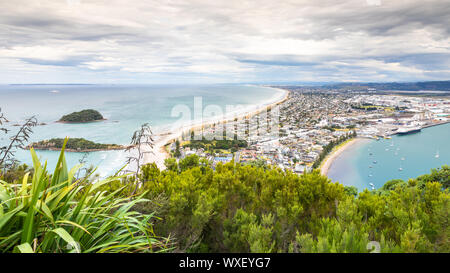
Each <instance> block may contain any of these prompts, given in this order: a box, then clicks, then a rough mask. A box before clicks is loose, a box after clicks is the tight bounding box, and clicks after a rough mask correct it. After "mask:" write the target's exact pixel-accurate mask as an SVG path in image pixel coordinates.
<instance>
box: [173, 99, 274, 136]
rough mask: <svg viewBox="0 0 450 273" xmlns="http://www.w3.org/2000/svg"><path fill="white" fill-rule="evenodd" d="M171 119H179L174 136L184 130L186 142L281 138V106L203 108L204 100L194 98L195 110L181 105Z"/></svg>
mask: <svg viewBox="0 0 450 273" xmlns="http://www.w3.org/2000/svg"><path fill="white" fill-rule="evenodd" d="M171 117H175V118H178V120H177V122H175V123H174V124H173V126H172V128H171V131H172V132H175V131H179V130H181V131H182V132H183V133H182V139H183V140H202V139H206V140H214V139H215V140H223V139H236V140H246V139H248V138H252V137H279V131H280V130H279V124H280V108H279V106H278V105H271V106H258V105H226V106H225V107H223V106H219V105H216V104H208V105H203V98H202V97H194V107H193V111H192V108H191V107H189V106H188V105H186V104H178V105H176V106H174V107H173V108H172V111H171Z"/></svg>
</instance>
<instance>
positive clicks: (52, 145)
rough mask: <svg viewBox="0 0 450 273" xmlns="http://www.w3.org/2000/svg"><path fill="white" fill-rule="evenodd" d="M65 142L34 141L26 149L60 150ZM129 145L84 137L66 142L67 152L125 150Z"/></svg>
mask: <svg viewBox="0 0 450 273" xmlns="http://www.w3.org/2000/svg"><path fill="white" fill-rule="evenodd" d="M63 143H64V139H63V138H52V139H50V140H42V141H39V142H35V143H32V144H30V145H28V146H27V147H26V149H27V150H28V149H31V148H33V149H35V150H48V151H59V150H61V148H62V146H63ZM126 148H127V147H125V146H122V145H117V144H102V143H95V142H93V141H89V140H86V139H84V138H69V140H68V141H67V144H66V152H82V153H85V152H98V151H110V150H123V149H126Z"/></svg>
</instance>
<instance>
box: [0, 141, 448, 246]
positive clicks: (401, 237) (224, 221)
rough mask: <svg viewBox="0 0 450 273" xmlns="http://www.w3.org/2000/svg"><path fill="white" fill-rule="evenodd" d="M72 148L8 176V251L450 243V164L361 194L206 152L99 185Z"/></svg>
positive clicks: (0, 197)
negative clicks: (70, 156)
mask: <svg viewBox="0 0 450 273" xmlns="http://www.w3.org/2000/svg"><path fill="white" fill-rule="evenodd" d="M63 153H64V145H63V149H62V152H61V156H60V158H59V162H58V164H57V168H56V169H55V171H54V172H53V174H49V173H48V172H47V171H46V165H44V166H43V165H41V163H40V162H39V161H38V159H37V156H36V154H35V153H34V150H31V154H32V157H33V162H34V163H33V165H34V168H33V171H32V174H29V173H28V172H26V171H27V168H26V167H24V168H20V169H15V170H11V172H15V171H17V173H16V174H9V175H8V177H9V179H13V180H6V181H5V180H3V179H5V177H6V176H4V175H2V174H0V177H2V178H1V179H2V181H0V251H1V252H11V251H18V252H159V251H171V250H174V251H177V252H178V251H181V252H303V253H304V252H370V251H371V249H368V248H367V246H368V243H369V242H371V241H377V242H379V244H380V251H381V252H449V251H450V242H449V238H450V228H449V225H448V219H449V200H450V192H449V191H450V190H449V189H448V182H449V174H450V170H449V167H448V166H443V167H442V168H441V169H435V170H432V171H431V173H430V174H426V175H422V176H419V177H418V178H416V179H410V180H409V181H402V180H392V181H388V182H387V183H386V184H385V185H384V186H383V187H382V188H381V189H379V190H372V191H369V190H364V191H363V192H360V193H358V191H357V190H356V188H354V187H344V186H343V185H342V184H340V183H332V182H331V181H330V179H328V178H327V177H325V176H322V175H320V173H319V171H318V170H314V171H312V172H310V173H305V174H303V175H300V176H299V175H296V174H294V173H292V172H290V171H282V170H281V169H278V168H276V167H273V166H266V165H264V166H258V165H241V164H235V163H234V162H230V163H227V164H221V163H219V164H217V165H216V166H215V169H213V168H212V167H211V166H210V165H209V164H210V163H209V162H207V161H205V160H202V159H200V158H199V157H198V156H196V155H191V156H188V157H186V158H184V159H182V160H180V161H179V162H177V160H175V159H173V158H172V159H168V160H167V161H166V165H167V169H166V170H164V171H161V170H159V169H158V168H157V167H156V165H155V164H147V165H144V166H142V167H141V171H140V172H139V173H138V174H137V175H136V176H134V175H133V176H112V177H109V178H107V179H106V180H103V181H96V182H95V183H91V182H92V180H91V179H90V176H89V174H88V175H86V176H84V177H82V178H75V174H76V173H77V170H78V169H79V168H80V166H76V167H75V168H73V169H71V170H70V171H69V170H68V169H67V166H66V163H65V160H64V154H63ZM24 172H26V173H25V174H23V173H24ZM138 183H139V185H140V187H136V185H137V184H138ZM163 238H170V240H167V239H163Z"/></svg>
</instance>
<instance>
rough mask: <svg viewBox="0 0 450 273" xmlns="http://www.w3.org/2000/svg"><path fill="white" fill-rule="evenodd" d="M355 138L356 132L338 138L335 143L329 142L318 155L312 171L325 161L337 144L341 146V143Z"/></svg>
mask: <svg viewBox="0 0 450 273" xmlns="http://www.w3.org/2000/svg"><path fill="white" fill-rule="evenodd" d="M355 137H356V131H353V132H352V133H349V134H347V135H345V136H341V137H339V138H338V139H337V140H336V141H330V143H328V144H327V145H325V146H324V147H323V150H322V152H321V153H320V154H319V158H318V159H317V160H316V161H315V162H314V164H313V165H312V167H313V168H314V169H316V168H318V167H319V166H320V164H321V163H322V161H323V160H324V159H325V157H326V156H327V155H328V154H329V153H330V152H331V151H332V150H333V149H334V148H335V147H336V146H338V145H339V144H342V143H343V142H345V141H347V140H349V139H352V138H355Z"/></svg>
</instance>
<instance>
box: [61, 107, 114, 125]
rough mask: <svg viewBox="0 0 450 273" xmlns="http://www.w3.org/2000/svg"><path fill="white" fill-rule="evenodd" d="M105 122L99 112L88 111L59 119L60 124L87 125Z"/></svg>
mask: <svg viewBox="0 0 450 273" xmlns="http://www.w3.org/2000/svg"><path fill="white" fill-rule="evenodd" d="M100 120H105V118H103V116H102V114H100V113H99V112H98V111H97V110H93V109H86V110H82V111H80V112H73V113H71V114H68V115H65V116H63V117H62V118H61V119H59V121H58V122H62V123H86V122H94V121H100Z"/></svg>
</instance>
